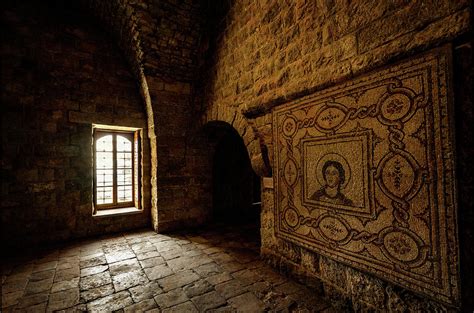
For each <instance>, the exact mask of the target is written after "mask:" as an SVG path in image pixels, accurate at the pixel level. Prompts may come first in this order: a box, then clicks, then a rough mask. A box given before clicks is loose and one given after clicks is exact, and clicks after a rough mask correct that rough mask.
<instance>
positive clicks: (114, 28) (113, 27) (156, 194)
mask: <svg viewBox="0 0 474 313" xmlns="http://www.w3.org/2000/svg"><path fill="white" fill-rule="evenodd" d="M82 3H83V5H84V6H85V7H87V8H88V9H89V11H90V12H91V15H93V16H95V17H96V18H98V20H100V23H101V24H103V25H104V26H105V27H106V28H107V30H108V31H109V32H110V33H111V34H113V36H114V38H115V40H116V41H117V42H119V45H120V47H121V50H122V51H123V52H124V54H125V55H126V56H127V59H128V61H129V63H130V64H131V65H132V68H133V69H134V72H135V78H136V79H137V80H138V81H139V83H140V88H141V94H142V97H143V100H144V102H145V104H146V108H147V120H148V129H149V133H148V135H149V137H150V149H151V159H152V169H151V186H152V189H151V192H152V224H153V227H154V228H155V230H158V231H167V230H170V229H174V228H178V227H180V226H183V225H198V224H200V223H202V222H203V221H204V220H205V219H206V216H207V213H208V211H209V207H208V205H207V204H208V203H210V200H209V192H203V191H204V190H208V186H209V180H208V179H207V178H204V176H206V177H207V176H208V173H209V172H208V171H207V172H206V171H204V170H203V169H202V168H203V167H202V165H201V164H203V163H204V160H208V158H209V156H208V150H207V149H206V146H205V145H203V143H202V142H200V141H199V139H194V140H192V141H189V140H188V138H189V137H190V136H188V135H189V134H190V133H191V132H192V131H193V125H195V124H196V123H193V121H195V115H194V114H193V113H194V112H195V108H194V105H195V103H196V101H195V98H196V95H195V92H194V88H193V81H194V79H195V76H196V72H197V59H198V55H199V49H198V45H199V42H200V38H201V33H200V32H201V25H202V15H201V6H200V3H199V2H193V1H159V2H157V1H151V0H145V1H127V0H125V1H96V0H83V1H82ZM193 137H194V138H196V136H193ZM197 137H199V135H198V136H197ZM197 142H199V144H197ZM189 208H192V209H189Z"/></svg>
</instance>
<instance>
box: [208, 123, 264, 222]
mask: <svg viewBox="0 0 474 313" xmlns="http://www.w3.org/2000/svg"><path fill="white" fill-rule="evenodd" d="M207 130H208V135H209V139H210V141H211V142H212V143H213V157H212V161H213V162H212V213H211V219H212V220H213V221H214V222H218V223H225V224H229V225H230V224H253V225H255V226H256V227H257V228H258V227H259V226H260V177H259V176H258V175H256V174H255V172H254V171H253V169H252V166H251V163H250V159H249V156H248V153H247V148H246V146H245V144H244V142H243V140H242V137H240V135H239V134H238V133H237V131H236V130H235V129H234V128H232V127H231V126H230V125H229V124H227V123H223V122H213V123H210V124H208V125H207Z"/></svg>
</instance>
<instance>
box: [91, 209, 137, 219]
mask: <svg viewBox="0 0 474 313" xmlns="http://www.w3.org/2000/svg"><path fill="white" fill-rule="evenodd" d="M138 213H143V210H141V209H137V208H135V207H129V208H119V209H106V210H97V212H96V213H95V214H93V215H92V216H93V217H98V218H103V217H112V216H119V215H129V214H138Z"/></svg>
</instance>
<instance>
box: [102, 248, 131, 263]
mask: <svg viewBox="0 0 474 313" xmlns="http://www.w3.org/2000/svg"><path fill="white" fill-rule="evenodd" d="M134 257H135V254H134V253H133V252H132V251H130V250H119V251H113V252H111V253H106V254H105V258H106V260H107V263H109V264H110V263H114V262H118V261H122V260H126V259H131V258H134Z"/></svg>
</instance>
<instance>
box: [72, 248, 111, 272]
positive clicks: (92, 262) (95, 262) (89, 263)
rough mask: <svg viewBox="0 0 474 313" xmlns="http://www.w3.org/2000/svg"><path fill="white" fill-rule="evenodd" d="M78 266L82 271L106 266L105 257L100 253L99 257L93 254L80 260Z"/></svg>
mask: <svg viewBox="0 0 474 313" xmlns="http://www.w3.org/2000/svg"><path fill="white" fill-rule="evenodd" d="M79 264H80V267H81V269H83V268H88V267H94V266H99V265H105V264H107V260H106V259H105V255H104V254H103V253H102V252H100V253H99V255H97V254H93V255H90V256H88V257H86V258H81V262H80V263H79Z"/></svg>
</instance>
